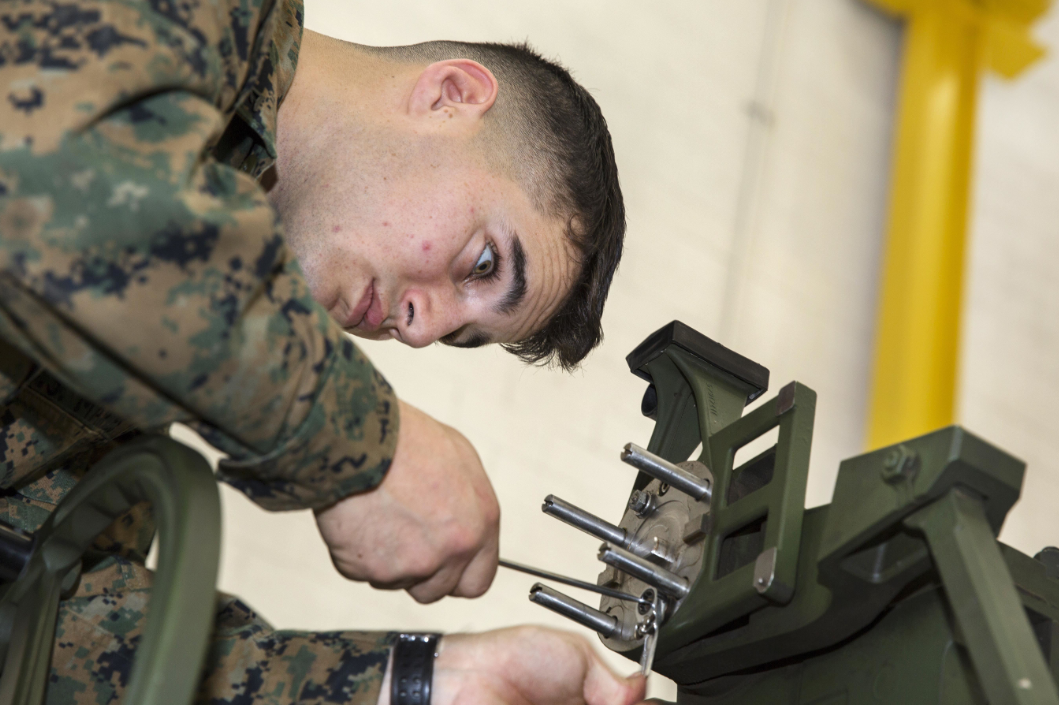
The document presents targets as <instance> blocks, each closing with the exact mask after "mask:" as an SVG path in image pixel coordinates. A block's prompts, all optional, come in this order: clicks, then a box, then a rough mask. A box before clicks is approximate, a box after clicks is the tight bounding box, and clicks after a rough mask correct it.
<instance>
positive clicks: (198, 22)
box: [0, 0, 398, 528]
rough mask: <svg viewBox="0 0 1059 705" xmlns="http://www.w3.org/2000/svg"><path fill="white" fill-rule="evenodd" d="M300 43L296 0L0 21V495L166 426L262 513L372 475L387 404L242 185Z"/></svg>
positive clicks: (68, 4) (22, 12) (388, 430)
mask: <svg viewBox="0 0 1059 705" xmlns="http://www.w3.org/2000/svg"><path fill="white" fill-rule="evenodd" d="M301 33H302V7H301V2H300V1H299V0H214V1H212V2H206V1H205V0H94V1H88V0H86V1H84V2H78V3H75V2H72V1H71V0H65V1H64V0H12V1H9V2H4V3H3V4H2V5H0V96H2V97H0V493H2V491H4V490H5V489H6V490H7V491H8V492H11V491H19V489H20V488H27V487H29V486H30V485H31V484H32V485H34V488H35V489H34V491H35V492H36V493H37V494H38V495H40V494H43V495H47V496H48V498H49V499H50V500H51V501H54V500H55V499H56V496H55V495H56V494H61V491H62V487H61V486H60V485H62V484H63V482H67V483H68V482H69V480H68V479H67V480H63V479H62V478H58V477H52V476H51V475H49V476H46V477H43V478H42V475H43V473H45V472H46V471H49V470H51V469H53V468H55V467H57V466H58V465H60V464H63V463H64V462H66V460H68V459H70V458H72V457H80V456H84V454H85V453H86V452H87V450H88V447H91V448H95V449H98V448H100V447H101V446H105V445H106V444H109V443H112V442H113V441H114V440H115V439H120V438H121V437H122V436H123V434H127V433H130V432H135V431H137V430H144V431H149V430H160V429H163V428H165V427H166V426H167V425H168V424H170V423H172V422H174V421H183V422H186V423H189V424H191V425H192V426H193V427H194V428H196V430H198V431H199V432H200V433H202V434H203V436H204V437H206V439H207V440H208V441H210V442H211V443H212V444H214V445H215V446H217V447H219V448H220V449H222V450H223V451H225V452H226V453H228V454H229V459H228V460H226V461H223V462H222V464H221V467H220V469H219V475H220V476H221V478H222V479H224V480H226V481H227V482H229V483H231V484H233V485H234V486H236V487H237V488H239V489H240V490H242V491H243V492H245V493H246V494H247V495H249V496H250V497H251V498H252V499H253V500H254V501H256V502H257V503H259V504H261V505H262V506H264V507H266V508H269V509H289V508H302V507H319V506H323V505H326V504H328V503H330V502H333V501H335V500H337V499H340V498H342V497H344V496H347V495H349V494H352V493H355V492H358V491H363V490H365V489H370V488H372V487H374V486H375V485H376V484H378V482H379V481H381V479H382V477H383V475H384V474H385V472H386V469H387V468H388V467H389V463H390V458H391V457H392V455H393V451H394V446H395V444H396V437H397V422H398V419H397V406H396V399H395V397H394V395H393V392H392V390H391V389H390V387H389V385H388V384H387V383H386V381H385V380H384V379H383V378H382V377H381V376H380V375H379V374H378V373H377V372H376V371H375V370H374V369H373V367H372V366H371V364H370V363H369V361H368V360H367V359H366V358H365V357H364V355H363V354H362V353H361V352H360V351H359V350H358V349H357V348H356V347H355V346H354V344H353V343H352V341H351V340H350V339H349V338H348V337H347V336H346V335H345V333H344V332H343V331H342V330H341V328H340V327H339V326H338V324H336V323H335V322H334V321H332V320H331V319H330V318H329V316H328V315H327V312H326V311H325V310H324V309H323V308H322V307H321V306H320V305H318V304H317V303H315V302H314V301H313V299H312V297H311V296H310V293H309V289H308V286H307V285H306V282H305V279H304V277H303V275H302V273H301V271H300V269H299V267H298V263H297V261H296V260H295V259H294V258H293V257H292V255H291V253H290V252H289V251H288V249H287V248H286V246H285V245H284V241H283V234H282V232H281V230H280V227H279V224H278V222H277V217H276V213H275V212H274V211H273V209H272V208H271V207H270V206H269V204H268V202H267V201H266V198H265V194H264V192H263V190H262V189H261V187H260V186H259V184H258V182H257V179H258V177H260V176H261V174H262V173H263V172H265V170H266V169H267V168H268V167H269V166H270V165H271V164H272V163H273V162H274V160H275V158H276V146H275V141H276V119H277V110H278V106H279V102H280V101H281V100H282V98H283V95H284V93H285V92H286V90H287V89H288V87H289V86H290V84H291V82H292V80H293V75H294V67H295V63H296V61H297V54H298V47H299V43H300V39H301ZM86 457H87V456H86ZM68 464H69V463H67V465H68ZM75 464H76V463H75ZM41 483H44V486H43V487H42V486H41ZM49 483H50V484H49ZM29 528H32V527H29Z"/></svg>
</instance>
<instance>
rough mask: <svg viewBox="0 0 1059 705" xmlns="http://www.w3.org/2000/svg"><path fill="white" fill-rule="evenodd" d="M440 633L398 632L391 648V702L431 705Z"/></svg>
mask: <svg viewBox="0 0 1059 705" xmlns="http://www.w3.org/2000/svg"><path fill="white" fill-rule="evenodd" d="M440 638H441V635H440V634H400V635H398V637H397V643H396V644H394V647H393V666H392V668H393V671H392V673H390V705H430V685H431V681H433V679H434V659H435V658H436V657H437V655H438V654H437V649H438V639H440Z"/></svg>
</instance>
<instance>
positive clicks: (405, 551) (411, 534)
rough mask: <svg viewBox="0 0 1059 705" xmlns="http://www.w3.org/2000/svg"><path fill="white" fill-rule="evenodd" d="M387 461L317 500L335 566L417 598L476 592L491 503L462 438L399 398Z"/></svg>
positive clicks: (487, 564) (490, 561) (491, 561)
mask: <svg viewBox="0 0 1059 705" xmlns="http://www.w3.org/2000/svg"><path fill="white" fill-rule="evenodd" d="M398 403H399V404H400V413H401V430H400V433H399V435H398V438H397V450H396V451H395V452H394V457H393V462H392V464H391V465H390V470H389V472H387V474H386V477H385V478H384V479H383V481H382V483H381V484H380V485H379V486H378V487H376V488H375V489H374V490H372V491H371V492H365V493H363V494H358V495H352V496H350V497H346V498H345V499H342V500H340V501H338V502H336V503H335V504H333V505H331V506H330V507H328V508H326V509H321V510H317V512H316V524H317V526H318V527H319V528H320V534H321V536H323V538H324V541H325V542H326V543H327V546H328V548H329V549H330V551H331V560H332V561H333V562H334V564H335V568H337V569H338V572H339V573H341V574H342V575H344V576H346V577H347V578H349V579H350V580H364V581H367V582H369V583H371V585H372V586H373V587H376V588H384V589H405V590H408V592H409V594H410V595H412V597H414V598H415V599H416V600H417V601H419V602H434V601H435V600H439V599H441V598H442V597H444V596H445V595H455V596H457V597H478V596H479V595H481V594H482V593H484V592H485V591H486V590H488V589H489V585H490V584H492V582H493V576H494V575H495V574H496V567H497V560H498V555H499V554H498V552H499V537H498V531H499V527H500V506H499V505H498V504H497V501H496V495H495V494H493V487H492V485H490V484H489V478H487V477H486V475H485V470H484V469H483V468H482V462H481V460H479V459H478V454H477V453H476V452H475V450H474V447H473V446H471V444H470V442H469V441H468V440H467V439H466V438H464V437H463V435H462V434H460V433H459V431H457V430H456V429H454V428H450V427H448V426H446V425H445V424H442V423H440V422H438V421H435V420H434V419H432V418H431V417H429V416H427V415H426V414H424V413H423V412H422V411H420V410H419V409H417V408H415V407H414V406H409V405H408V404H405V403H404V402H401V401H399V402H398Z"/></svg>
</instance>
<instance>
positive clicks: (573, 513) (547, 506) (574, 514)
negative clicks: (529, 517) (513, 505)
mask: <svg viewBox="0 0 1059 705" xmlns="http://www.w3.org/2000/svg"><path fill="white" fill-rule="evenodd" d="M541 511H542V512H544V513H545V514H547V515H549V516H553V517H555V518H556V519H558V520H559V521H562V522H565V523H567V524H569V525H570V526H572V527H574V528H576V529H581V531H584V532H585V533H586V534H590V535H592V536H595V537H596V538H597V539H599V540H601V541H607V542H610V543H615V544H617V545H619V546H627V545H628V544H629V537H628V533H627V532H626V531H625V529H623V528H621V527H619V526H615V525H614V524H611V523H610V522H609V521H606V520H605V519H600V518H599V517H597V516H596V515H595V514H590V513H589V512H586V511H585V510H584V509H581V507H575V506H574V505H572V504H570V503H569V502H567V501H566V500H563V499H560V498H559V497H556V496H555V495H553V494H550V495H548V496H547V497H545V498H544V504H543V505H541Z"/></svg>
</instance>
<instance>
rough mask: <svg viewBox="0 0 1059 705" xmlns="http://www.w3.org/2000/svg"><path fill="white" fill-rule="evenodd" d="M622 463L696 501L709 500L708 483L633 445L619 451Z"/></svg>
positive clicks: (627, 445)
mask: <svg viewBox="0 0 1059 705" xmlns="http://www.w3.org/2000/svg"><path fill="white" fill-rule="evenodd" d="M621 459H622V462H624V463H627V464H629V465H632V466H633V467H634V468H636V469H637V470H639V471H641V472H643V473H646V474H648V475H650V476H651V477H653V478H654V479H656V480H658V481H659V482H664V483H666V484H667V485H669V486H670V487H673V488H675V489H678V490H680V491H681V492H683V493H684V494H687V495H690V496H691V497H692V498H693V499H695V500H696V501H702V500H704V499H705V500H707V501H709V499H710V494H711V493H712V491H713V490H712V487H711V486H710V483H709V481H707V480H704V479H702V478H701V477H698V476H696V475H693V474H692V473H690V472H688V471H687V470H685V469H683V468H680V467H677V466H676V465H674V464H673V463H671V462H669V461H668V460H666V459H665V458H660V457H658V456H657V455H655V454H654V453H651V452H649V451H647V450H644V449H643V448H641V447H640V446H638V445H636V444H635V443H626V444H625V448H623V449H622V451H621Z"/></svg>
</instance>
